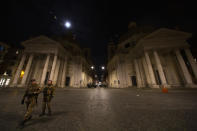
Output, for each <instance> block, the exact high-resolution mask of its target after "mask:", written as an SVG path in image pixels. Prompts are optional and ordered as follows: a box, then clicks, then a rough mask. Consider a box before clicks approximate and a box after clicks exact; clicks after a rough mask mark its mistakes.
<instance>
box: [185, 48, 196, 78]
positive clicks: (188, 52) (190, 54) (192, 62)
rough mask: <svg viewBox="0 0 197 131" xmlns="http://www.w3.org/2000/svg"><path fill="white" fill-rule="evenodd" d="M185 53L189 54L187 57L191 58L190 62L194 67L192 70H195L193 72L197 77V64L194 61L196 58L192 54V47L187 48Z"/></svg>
mask: <svg viewBox="0 0 197 131" xmlns="http://www.w3.org/2000/svg"><path fill="white" fill-rule="evenodd" d="M185 54H186V56H187V58H188V60H189V63H190V65H191V67H192V71H193V73H194V75H195V78H196V79H197V65H196V63H195V61H194V58H193V56H192V53H191V51H190V49H185Z"/></svg>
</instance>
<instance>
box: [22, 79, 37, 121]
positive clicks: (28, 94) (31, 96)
mask: <svg viewBox="0 0 197 131" xmlns="http://www.w3.org/2000/svg"><path fill="white" fill-rule="evenodd" d="M39 93H40V88H39V87H38V85H37V84H36V81H35V79H33V80H31V85H30V86H29V87H28V88H27V90H26V91H25V94H24V96H23V99H22V101H21V104H24V102H25V103H26V108H27V110H26V113H25V116H24V120H23V121H22V123H21V125H24V124H25V122H27V121H28V120H30V119H31V118H32V111H33V108H34V106H35V105H36V103H37V98H38V94H39Z"/></svg>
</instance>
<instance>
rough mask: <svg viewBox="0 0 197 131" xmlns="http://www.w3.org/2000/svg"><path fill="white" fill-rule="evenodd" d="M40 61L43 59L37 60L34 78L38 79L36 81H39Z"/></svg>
mask: <svg viewBox="0 0 197 131" xmlns="http://www.w3.org/2000/svg"><path fill="white" fill-rule="evenodd" d="M40 62H41V61H40V60H39V59H38V60H37V62H36V67H35V70H34V75H33V78H34V79H36V81H38V79H37V76H38V70H39V67H40Z"/></svg>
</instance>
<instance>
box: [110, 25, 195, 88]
mask: <svg viewBox="0 0 197 131" xmlns="http://www.w3.org/2000/svg"><path fill="white" fill-rule="evenodd" d="M191 36H192V35H191V34H190V33H187V32H182V31H178V30H171V29H167V28H160V29H157V30H154V29H151V28H140V27H137V26H136V24H131V25H130V26H129V32H128V33H127V34H125V35H124V36H122V37H121V38H120V41H119V43H118V44H117V45H115V44H112V43H110V45H109V48H108V53H109V55H108V57H109V58H108V66H107V69H108V85H109V87H115V88H127V87H135V86H136V87H138V88H142V87H151V88H159V87H162V86H165V87H197V86H196V83H197V63H196V61H195V60H194V58H193V56H192V54H191V52H190V49H189V44H188V43H187V41H186V40H187V39H188V38H190V37H191Z"/></svg>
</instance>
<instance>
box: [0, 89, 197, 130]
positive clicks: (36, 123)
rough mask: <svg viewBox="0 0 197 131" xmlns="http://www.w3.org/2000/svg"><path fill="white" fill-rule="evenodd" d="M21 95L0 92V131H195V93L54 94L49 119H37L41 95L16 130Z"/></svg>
mask: <svg viewBox="0 0 197 131" xmlns="http://www.w3.org/2000/svg"><path fill="white" fill-rule="evenodd" d="M23 93H24V89H11V88H7V89H0V129H1V130H2V131H6V130H7V131H17V130H25V131H39V130H40V131H45V130H46V131H54V130H58V131H61V130H62V131H196V130H197V124H196V123H197V90H195V89H194V90H191V89H190V90H170V91H169V93H168V94H163V93H161V91H160V90H137V89H104V88H96V89H57V90H56V92H55V97H54V99H53V101H52V109H53V115H52V116H50V117H49V116H44V117H39V116H38V115H39V114H40V112H41V101H42V94H41V95H40V96H39V102H38V106H37V107H36V108H35V110H34V113H33V119H32V120H31V121H29V122H27V123H26V125H25V127H24V128H23V129H19V128H17V126H18V123H19V122H20V121H21V120H22V118H23V115H24V111H25V106H24V105H21V104H20V102H21V98H22V96H23Z"/></svg>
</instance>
